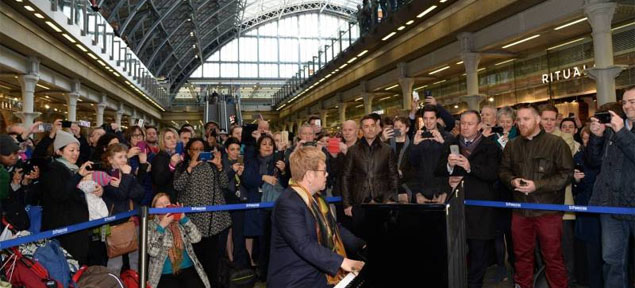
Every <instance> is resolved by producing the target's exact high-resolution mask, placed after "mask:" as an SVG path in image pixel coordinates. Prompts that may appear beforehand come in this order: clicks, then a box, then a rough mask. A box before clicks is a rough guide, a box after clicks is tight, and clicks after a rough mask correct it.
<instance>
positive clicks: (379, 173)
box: [340, 138, 399, 207]
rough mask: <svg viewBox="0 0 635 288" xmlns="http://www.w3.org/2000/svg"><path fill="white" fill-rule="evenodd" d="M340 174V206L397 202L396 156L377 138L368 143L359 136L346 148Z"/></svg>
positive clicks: (397, 176) (397, 174)
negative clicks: (358, 138) (370, 143)
mask: <svg viewBox="0 0 635 288" xmlns="http://www.w3.org/2000/svg"><path fill="white" fill-rule="evenodd" d="M341 173H342V178H341V180H342V186H341V187H340V189H341V190H342V204H343V205H344V207H349V206H352V205H359V204H362V203H368V202H370V201H371V200H373V201H375V202H377V203H384V202H387V201H397V187H398V185H399V173H398V172H397V157H396V156H395V153H394V152H393V151H392V149H390V146H388V145H387V144H385V143H383V142H381V141H380V140H379V138H377V139H375V141H373V143H372V145H368V142H367V141H366V139H365V138H362V139H360V140H359V141H357V143H355V145H353V146H352V147H350V148H349V149H348V152H347V153H346V159H345V160H344V167H343V169H342V172H341Z"/></svg>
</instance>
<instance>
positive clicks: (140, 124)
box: [137, 119, 143, 128]
mask: <svg viewBox="0 0 635 288" xmlns="http://www.w3.org/2000/svg"><path fill="white" fill-rule="evenodd" d="M137 126H139V127H141V128H143V119H139V121H137Z"/></svg>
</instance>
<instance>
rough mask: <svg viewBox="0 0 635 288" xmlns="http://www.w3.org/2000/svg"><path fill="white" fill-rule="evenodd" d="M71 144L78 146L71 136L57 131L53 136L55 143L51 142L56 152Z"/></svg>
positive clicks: (75, 139)
mask: <svg viewBox="0 0 635 288" xmlns="http://www.w3.org/2000/svg"><path fill="white" fill-rule="evenodd" d="M71 143H77V145H79V141H78V140H77V138H75V136H74V135H73V134H71V133H68V132H66V131H61V130H58V131H57V132H56V135H55V141H54V142H53V148H54V149H55V151H57V150H60V149H62V148H64V147H65V146H66V145H68V144H71Z"/></svg>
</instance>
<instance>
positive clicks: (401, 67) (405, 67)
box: [397, 62, 408, 77]
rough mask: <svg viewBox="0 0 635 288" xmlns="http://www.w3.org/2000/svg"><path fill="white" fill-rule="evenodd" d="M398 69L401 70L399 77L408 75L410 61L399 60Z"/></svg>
mask: <svg viewBox="0 0 635 288" xmlns="http://www.w3.org/2000/svg"><path fill="white" fill-rule="evenodd" d="M397 70H398V71H399V77H408V63H405V62H399V63H398V64H397Z"/></svg>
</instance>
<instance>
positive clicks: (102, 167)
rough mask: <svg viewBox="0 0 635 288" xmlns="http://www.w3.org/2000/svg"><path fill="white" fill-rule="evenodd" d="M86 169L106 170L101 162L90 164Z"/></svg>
mask: <svg viewBox="0 0 635 288" xmlns="http://www.w3.org/2000/svg"><path fill="white" fill-rule="evenodd" d="M86 170H89V171H99V170H104V166H103V165H101V163H93V164H91V165H90V166H86Z"/></svg>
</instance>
